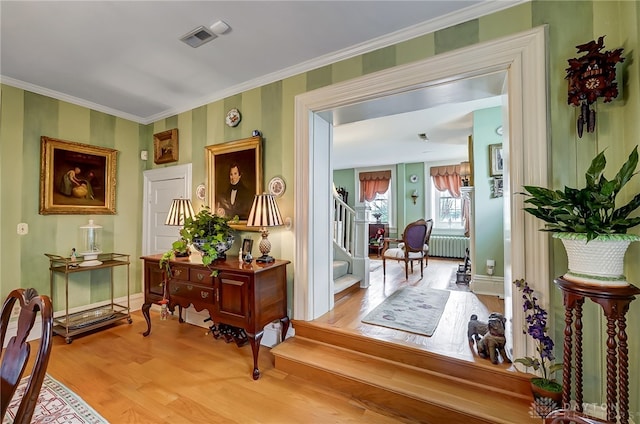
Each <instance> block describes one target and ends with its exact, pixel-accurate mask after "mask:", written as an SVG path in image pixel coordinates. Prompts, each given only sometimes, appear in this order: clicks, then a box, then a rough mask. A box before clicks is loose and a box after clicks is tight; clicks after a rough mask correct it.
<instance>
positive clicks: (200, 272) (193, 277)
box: [189, 268, 213, 286]
mask: <svg viewBox="0 0 640 424" xmlns="http://www.w3.org/2000/svg"><path fill="white" fill-rule="evenodd" d="M189 281H192V282H194V283H198V284H206V285H208V286H213V277H212V276H211V270H209V269H198V268H192V269H191V270H190V271H189Z"/></svg>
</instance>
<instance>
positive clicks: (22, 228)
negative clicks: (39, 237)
mask: <svg viewBox="0 0 640 424" xmlns="http://www.w3.org/2000/svg"><path fill="white" fill-rule="evenodd" d="M18 234H19V235H21V236H24V235H25V234H29V224H26V223H24V222H21V223H20V224H18Z"/></svg>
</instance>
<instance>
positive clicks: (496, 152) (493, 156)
mask: <svg viewBox="0 0 640 424" xmlns="http://www.w3.org/2000/svg"><path fill="white" fill-rule="evenodd" d="M489 166H490V168H489V171H490V173H491V176H492V177H495V176H496V175H500V176H502V174H503V172H504V159H503V157H502V144H501V143H500V144H490V145H489Z"/></svg>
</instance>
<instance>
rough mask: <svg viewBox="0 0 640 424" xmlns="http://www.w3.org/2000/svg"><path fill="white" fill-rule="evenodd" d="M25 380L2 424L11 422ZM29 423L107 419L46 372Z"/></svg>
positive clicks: (81, 423) (83, 423) (87, 423)
mask: <svg viewBox="0 0 640 424" xmlns="http://www.w3.org/2000/svg"><path fill="white" fill-rule="evenodd" d="M26 385H27V380H26V378H23V379H22V381H21V382H20V385H19V386H18V389H17V390H16V394H15V395H14V396H13V400H12V401H11V403H10V404H9V409H8V410H7V414H6V415H5V417H4V419H3V420H2V424H12V423H13V419H14V418H15V414H16V412H18V407H19V406H20V405H19V399H20V398H21V397H22V393H24V389H25V388H26ZM31 423H32V424H33V423H41V424H45V423H46V424H49V423H55V424H105V423H106V424H108V423H109V421H107V420H105V419H104V418H103V417H101V416H100V414H98V413H97V412H96V411H95V410H94V409H93V408H91V407H90V406H89V405H87V404H86V403H85V401H84V400H82V398H81V397H80V396H78V395H76V394H75V393H73V392H72V391H71V390H69V388H68V387H66V386H65V385H64V384H62V383H60V382H59V381H57V380H55V379H54V378H52V377H51V376H50V375H49V374H47V375H46V376H45V378H44V382H43V383H42V389H41V390H40V396H39V397H38V404H37V405H36V409H35V411H34V413H33V418H32V419H31Z"/></svg>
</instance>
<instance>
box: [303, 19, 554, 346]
mask: <svg viewBox="0 0 640 424" xmlns="http://www.w3.org/2000/svg"><path fill="white" fill-rule="evenodd" d="M500 71H506V72H507V84H508V93H509V94H508V99H507V102H508V108H509V119H508V121H505V122H504V134H505V140H504V160H505V161H508V164H509V166H508V170H509V172H508V174H505V175H504V183H503V184H504V186H503V190H505V191H510V192H513V191H517V188H518V187H522V186H523V185H525V184H531V185H546V183H547V181H546V170H547V120H548V116H547V107H546V105H547V97H546V56H545V28H544V27H540V28H535V29H533V30H530V31H527V32H524V33H521V34H516V35H513V36H510V37H505V38H502V39H498V40H494V41H491V42H487V43H482V44H479V45H474V46H471V47H469V48H464V49H460V50H457V51H453V52H450V53H446V54H442V55H438V56H435V57H432V58H429V59H426V60H424V61H420V62H416V63H412V64H407V65H402V66H398V67H395V68H392V69H388V70H385V71H381V72H378V73H375V74H371V75H367V76H364V77H361V78H357V79H355V80H350V81H346V82H343V83H339V84H334V85H331V86H328V87H324V88H322V89H318V90H314V91H313V92H309V93H305V94H302V95H299V96H297V97H296V102H295V107H296V111H295V112H296V114H295V120H296V122H295V123H296V127H295V144H296V167H295V176H296V181H297V184H296V204H295V216H296V221H297V225H296V228H295V237H294V240H295V241H294V243H295V248H294V251H295V252H296V258H295V263H296V269H295V275H294V302H293V303H294V305H293V306H294V319H298V320H313V319H314V318H317V317H319V316H321V315H322V314H324V313H326V312H327V311H329V310H331V309H332V308H333V292H332V290H331V283H330V281H331V271H330V268H331V267H330V261H331V258H332V253H331V240H330V231H329V228H330V207H329V205H330V202H329V199H330V198H331V197H330V196H331V191H330V187H331V173H332V169H333V166H332V162H331V150H332V134H331V122H330V121H328V120H327V119H330V118H327V114H326V112H327V111H330V110H332V109H335V108H337V107H341V106H345V105H349V104H355V103H357V102H362V101H366V100H369V99H372V98H376V97H382V96H388V95H391V94H396V93H400V92H403V91H411V90H416V89H419V88H423V87H427V86H429V85H437V84H442V83H444V82H447V81H453V80H458V79H465V78H470V77H476V76H480V75H485V74H488V73H493V72H500ZM505 169H507V167H505ZM522 202H523V199H522V197H521V196H511V197H510V200H509V203H508V204H506V205H505V215H504V228H505V240H506V245H505V268H506V270H508V271H507V272H505V278H504V282H505V284H504V288H505V314H506V315H507V316H508V317H509V318H513V319H512V321H514V322H522V319H523V317H522V312H521V311H520V309H521V308H518V307H515V308H514V307H513V306H514V305H513V303H514V299H513V298H512V296H511V281H512V280H513V279H514V278H527V279H528V280H529V281H530V282H531V283H532V284H533V285H534V286H535V287H534V289H535V290H536V291H537V292H538V293H540V295H541V298H542V299H543V302H548V300H549V288H550V285H549V282H548V280H549V257H548V249H549V246H548V238H547V237H545V235H544V234H543V233H541V232H539V231H538V228H539V224H538V223H536V222H535V221H534V220H533V219H531V218H529V217H525V216H524V212H523V210H522V206H523V204H522ZM516 302H517V299H516ZM509 331H510V330H509ZM510 335H511V340H512V341H513V355H514V356H524V355H526V354H527V351H528V350H530V349H532V347H531V346H529V347H528V346H527V338H526V337H524V336H523V335H522V334H520V332H518V331H511V334H510Z"/></svg>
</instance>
